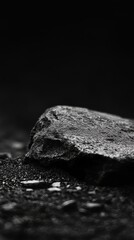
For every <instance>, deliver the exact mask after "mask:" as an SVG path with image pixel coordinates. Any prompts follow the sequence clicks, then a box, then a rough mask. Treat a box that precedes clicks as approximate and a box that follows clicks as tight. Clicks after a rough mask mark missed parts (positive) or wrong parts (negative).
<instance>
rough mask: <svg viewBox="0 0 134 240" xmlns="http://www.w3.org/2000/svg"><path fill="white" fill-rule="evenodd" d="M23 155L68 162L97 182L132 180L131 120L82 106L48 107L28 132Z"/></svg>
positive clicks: (133, 145)
mask: <svg viewBox="0 0 134 240" xmlns="http://www.w3.org/2000/svg"><path fill="white" fill-rule="evenodd" d="M26 158H28V159H34V160H38V161H40V162H42V163H44V164H48V163H50V162H51V163H55V162H56V161H60V162H62V163H63V164H64V166H67V165H66V164H68V165H69V164H71V171H73V173H74V172H75V174H77V176H79V177H82V178H83V177H84V178H85V176H88V181H89V180H91V179H95V183H99V184H100V183H102V184H103V183H105V184H109V183H110V184H116V185H117V183H120V181H121V182H122V179H123V181H124V179H127V180H128V181H131V180H132V179H133V180H134V176H133V172H134V121H133V120H129V119H125V118H121V117H118V116H115V115H111V114H106V113H101V112H97V111H91V110H88V109H85V108H78V107H69V106H56V107H53V108H50V109H48V110H46V111H45V112H44V113H43V114H42V116H41V117H40V118H39V120H38V121H37V123H36V125H35V126H34V128H33V129H32V131H31V140H30V144H29V151H28V153H27V154H26ZM83 168H84V171H83ZM69 170H70V169H69ZM94 174H95V177H91V176H94ZM89 176H90V178H91V179H89ZM109 180H110V182H109ZM111 180H112V183H111ZM93 181H94V180H93ZM125 181H126V180H125Z"/></svg>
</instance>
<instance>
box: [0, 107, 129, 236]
mask: <svg viewBox="0 0 134 240" xmlns="http://www.w3.org/2000/svg"><path fill="white" fill-rule="evenodd" d="M66 109H67V111H66ZM60 113H61V114H60ZM66 113H67V115H66ZM76 113H79V114H76ZM85 113H86V116H87V117H86V118H85V117H84V116H85ZM65 116H66V117H65ZM99 116H100V117H99ZM76 117H77V119H76V121H75V118H76ZM70 118H71V120H70ZM89 118H90V120H89ZM87 126H88V129H87V131H86V128H87ZM81 129H82V130H81ZM78 130H79V131H78ZM133 131H134V127H133V121H131V120H126V119H122V118H120V117H116V116H111V115H107V114H102V113H97V112H93V111H88V110H86V109H80V108H70V107H60V106H59V107H55V108H51V109H49V110H47V111H46V112H45V113H44V114H43V115H42V117H41V118H40V120H39V121H38V122H37V124H36V126H35V127H34V129H33V130H32V134H31V140H30V146H29V149H27V145H28V141H29V136H27V135H26V133H25V132H24V131H22V130H20V129H17V128H14V129H13V130H12V131H9V130H8V127H7V126H6V127H5V126H1V127H0V239H2V240H8V239H13V240H14V239H15V240H16V239H25V240H27V239H28V240H29V239H39V240H43V239H45V240H46V239H49V240H51V239H94V240H97V239H98V240H101V239H102V240H103V239H105V240H106V239H110V240H112V239H114V240H116V239H119V240H126V239H134V184H133V169H134V168H133ZM41 133H42V135H41ZM88 133H90V136H91V138H90V137H89V134H88ZM74 136H77V137H75V138H74ZM38 137H39V138H41V143H42V144H44V145H43V147H44V152H43V150H42V149H43V148H42V145H40V146H41V148H40V150H41V152H40V151H38V154H37V150H38V149H37V148H36V146H37V145H36V143H37V142H38V143H39V142H40V141H37V139H38ZM44 139H45V140H44ZM46 139H47V141H46ZM48 139H49V140H50V141H49V140H48ZM57 139H58V140H57ZM85 139H86V140H85ZM84 141H85V142H84ZM90 141H91V142H92V148H90ZM93 141H94V144H93ZM53 143H54V144H53ZM96 143H98V145H96ZM34 144H35V147H33V146H34ZM104 145H105V148H104V147H103V146H104ZM38 146H39V145H38ZM116 148H117V150H115V149H116ZM45 149H46V151H45ZM40 153H41V154H40ZM34 154H35V155H34ZM42 154H44V157H43V155H42ZM58 154H59V155H58ZM127 154H128V155H127ZM25 156H27V158H25ZM35 156H36V157H35ZM44 162H45V163H46V164H45V163H44ZM107 162H108V164H107ZM97 166H99V167H97ZM106 173H108V174H106ZM100 175H101V178H100V177H99V176H100ZM105 175H107V177H105ZM130 175H131V177H130ZM94 179H95V181H94ZM96 179H97V181H96ZM102 179H103V181H102ZM115 179H116V180H115ZM121 179H122V181H120V180H121ZM113 182H114V184H113Z"/></svg>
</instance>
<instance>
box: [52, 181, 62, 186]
mask: <svg viewBox="0 0 134 240" xmlns="http://www.w3.org/2000/svg"><path fill="white" fill-rule="evenodd" d="M60 185H61V183H60V182H53V183H52V187H60Z"/></svg>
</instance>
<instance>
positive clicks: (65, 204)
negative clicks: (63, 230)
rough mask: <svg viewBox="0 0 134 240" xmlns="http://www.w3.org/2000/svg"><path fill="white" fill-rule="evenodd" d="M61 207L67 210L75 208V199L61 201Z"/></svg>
mask: <svg viewBox="0 0 134 240" xmlns="http://www.w3.org/2000/svg"><path fill="white" fill-rule="evenodd" d="M61 208H62V210H64V211H67V212H69V211H73V210H77V208H78V207H77V203H76V201H75V200H68V201H65V202H63V203H62V205H61Z"/></svg>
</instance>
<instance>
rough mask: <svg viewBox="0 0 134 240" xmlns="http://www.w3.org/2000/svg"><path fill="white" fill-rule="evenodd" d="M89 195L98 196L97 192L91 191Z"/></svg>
mask: <svg viewBox="0 0 134 240" xmlns="http://www.w3.org/2000/svg"><path fill="white" fill-rule="evenodd" d="M88 194H90V195H94V194H96V192H95V191H89V192H88Z"/></svg>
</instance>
